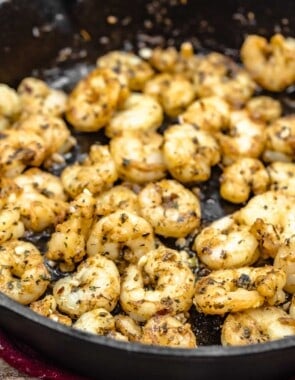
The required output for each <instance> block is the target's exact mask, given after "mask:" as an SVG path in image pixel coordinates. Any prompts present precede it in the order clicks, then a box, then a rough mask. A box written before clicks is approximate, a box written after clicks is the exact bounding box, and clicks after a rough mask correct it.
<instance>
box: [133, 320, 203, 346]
mask: <svg viewBox="0 0 295 380" xmlns="http://www.w3.org/2000/svg"><path fill="white" fill-rule="evenodd" d="M140 342H141V343H144V344H152V345H159V346H169V347H177V348H196V347H197V342H196V336H195V334H194V333H193V331H192V329H191V326H190V324H189V323H182V322H181V321H179V320H178V319H177V318H175V317H172V316H171V315H155V316H154V317H152V318H150V319H149V320H148V321H147V323H146V324H145V325H144V326H143V329H142V338H141V340H140Z"/></svg>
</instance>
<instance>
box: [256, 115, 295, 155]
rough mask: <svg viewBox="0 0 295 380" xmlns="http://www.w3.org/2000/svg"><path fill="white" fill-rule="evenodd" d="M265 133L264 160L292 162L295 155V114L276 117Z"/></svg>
mask: <svg viewBox="0 0 295 380" xmlns="http://www.w3.org/2000/svg"><path fill="white" fill-rule="evenodd" d="M265 133H266V146H265V151H264V153H263V159H264V161H266V162H274V161H284V162H291V161H292V160H293V159H294V155H295V114H290V115H287V116H283V117H280V118H279V119H276V120H275V121H273V122H272V123H271V124H270V125H269V127H267V128H266V130H265Z"/></svg>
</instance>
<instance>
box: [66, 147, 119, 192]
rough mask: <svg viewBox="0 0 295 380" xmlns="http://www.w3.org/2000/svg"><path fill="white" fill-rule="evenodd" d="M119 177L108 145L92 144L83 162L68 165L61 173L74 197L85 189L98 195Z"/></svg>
mask: <svg viewBox="0 0 295 380" xmlns="http://www.w3.org/2000/svg"><path fill="white" fill-rule="evenodd" d="M117 179H118V173H117V170H116V166H115V162H114V160H113V158H112V157H111V154H110V152H109V147H108V146H107V145H95V144H94V145H92V146H91V147H90V152H89V154H88V156H87V157H86V159H85V160H84V161H83V162H82V164H79V163H75V164H73V165H70V166H67V167H66V168H65V169H64V170H63V171H62V173H61V181H62V184H63V186H64V189H65V191H66V193H67V194H69V195H70V197H72V198H75V197H76V196H77V195H79V194H80V193H81V192H82V191H83V190H84V189H88V190H89V191H90V192H91V193H92V194H93V195H97V194H99V193H101V192H102V191H104V190H107V189H109V188H110V187H111V186H112V185H113V183H114V182H115V181H116V180H117Z"/></svg>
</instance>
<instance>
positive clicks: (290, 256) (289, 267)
mask: <svg viewBox="0 0 295 380" xmlns="http://www.w3.org/2000/svg"><path fill="white" fill-rule="evenodd" d="M274 267H275V268H278V269H281V270H283V271H284V272H285V273H286V276H287V280H286V284H285V286H284V290H285V291H286V292H288V293H295V235H292V236H291V237H290V238H288V239H286V240H285V241H284V243H283V244H282V245H281V246H280V248H279V249H278V252H277V254H276V256H275V259H274Z"/></svg>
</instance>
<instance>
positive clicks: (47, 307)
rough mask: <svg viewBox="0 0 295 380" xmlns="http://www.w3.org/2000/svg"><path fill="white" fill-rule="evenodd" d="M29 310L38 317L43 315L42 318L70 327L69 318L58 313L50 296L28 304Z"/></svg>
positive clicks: (70, 321)
mask: <svg viewBox="0 0 295 380" xmlns="http://www.w3.org/2000/svg"><path fill="white" fill-rule="evenodd" d="M30 309H32V310H34V311H35V312H36V313H38V314H40V315H43V316H44V317H47V318H50V319H52V320H53V321H55V322H59V323H62V324H64V325H67V326H71V325H72V320H71V318H69V317H68V316H67V315H64V314H61V313H59V312H58V310H57V304H56V301H55V298H54V297H53V296H52V295H50V294H48V295H47V296H45V297H44V298H42V299H41V300H39V301H34V302H32V303H31V304H30Z"/></svg>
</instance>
